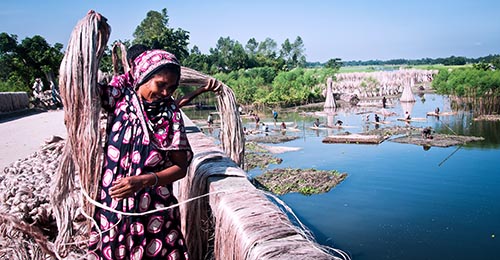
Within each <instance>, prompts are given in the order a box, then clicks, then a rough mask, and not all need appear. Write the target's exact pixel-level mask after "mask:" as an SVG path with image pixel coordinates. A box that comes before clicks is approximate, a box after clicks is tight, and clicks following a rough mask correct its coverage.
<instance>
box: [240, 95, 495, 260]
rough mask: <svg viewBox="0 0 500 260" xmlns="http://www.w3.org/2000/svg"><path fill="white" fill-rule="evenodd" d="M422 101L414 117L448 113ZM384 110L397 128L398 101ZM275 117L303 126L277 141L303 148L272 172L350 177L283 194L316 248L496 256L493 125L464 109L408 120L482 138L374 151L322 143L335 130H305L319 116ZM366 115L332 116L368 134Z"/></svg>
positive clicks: (367, 255) (444, 104)
mask: <svg viewBox="0 0 500 260" xmlns="http://www.w3.org/2000/svg"><path fill="white" fill-rule="evenodd" d="M424 98H425V100H424V101H425V102H422V100H421V99H419V98H417V102H416V103H415V105H414V107H413V109H412V116H413V117H414V118H415V117H425V113H426V112H428V111H433V110H434V108H435V107H436V106H439V107H440V108H441V111H449V110H450V107H449V106H450V104H449V103H450V102H449V101H448V99H447V98H445V97H442V96H439V95H434V94H426V95H425V96H424ZM391 110H393V111H395V112H396V113H398V114H399V115H400V116H396V117H391V118H388V119H387V120H391V121H393V124H401V123H402V122H398V121H395V119H396V118H397V117H402V109H401V107H400V105H399V104H395V106H394V108H392V109H391ZM281 116H282V118H284V120H294V121H296V122H297V124H298V125H299V126H306V127H304V130H303V131H302V132H298V133H293V134H294V135H298V136H300V138H299V139H296V140H294V141H291V142H287V143H282V144H278V145H279V146H291V147H301V148H302V149H301V150H300V151H296V152H288V153H283V154H279V155H278V156H279V157H280V158H282V159H283V162H282V163H281V164H280V165H271V166H270V167H269V168H270V169H272V168H285V167H292V168H316V169H320V170H334V169H335V170H338V171H341V172H346V173H347V174H348V178H347V179H346V180H345V181H343V182H342V183H341V184H339V185H338V186H337V187H335V188H334V189H332V190H331V191H330V192H328V193H324V194H318V195H312V196H304V195H301V194H297V193H293V194H286V195H283V196H281V197H280V198H281V199H282V200H283V201H284V202H286V204H288V205H289V206H290V207H291V208H292V209H293V211H294V212H295V213H296V214H297V215H298V217H299V218H300V220H301V221H302V222H303V223H305V224H306V225H307V227H308V228H310V229H311V231H312V232H313V233H314V235H315V237H316V239H317V241H318V242H319V243H321V244H325V245H329V246H332V247H335V248H339V249H342V250H344V251H346V252H348V253H349V254H350V255H351V256H352V258H353V259H359V260H364V259H457V260H459V259H500V201H499V198H500V171H499V169H500V167H499V163H500V136H499V135H500V134H499V133H500V124H499V123H498V122H496V123H495V122H477V121H473V120H472V115H471V114H470V113H469V112H468V111H460V113H459V114H458V115H456V116H448V117H441V118H440V119H439V120H437V119H435V118H433V117H429V118H427V121H426V122H418V123H412V125H414V126H427V125H430V126H432V127H433V128H434V129H436V131H437V132H442V133H450V132H455V133H457V134H466V135H475V136H484V137H485V138H486V140H485V141H482V142H478V143H472V144H469V145H465V146H453V147H448V148H439V147H432V148H431V149H429V150H424V149H423V147H421V146H417V145H411V144H400V143H395V142H391V141H390V140H388V141H385V142H383V143H381V144H379V145H356V144H324V143H322V140H323V138H324V137H326V136H327V135H330V134H334V133H336V132H338V131H339V130H329V131H324V130H320V131H315V130H310V129H309V128H308V127H307V126H309V125H311V124H312V121H313V120H314V119H315V118H316V116H310V117H297V114H293V113H290V114H286V113H282V115H281ZM364 116H365V115H355V114H353V113H349V112H345V113H344V112H342V111H339V112H338V115H337V116H336V117H335V120H336V119H341V120H343V121H344V122H345V123H346V124H347V125H358V126H359V128H357V129H355V128H353V129H349V131H350V132H359V131H361V130H363V129H364V128H370V129H371V128H374V127H375V126H374V125H370V124H366V123H365V122H363V118H364ZM371 116H372V120H373V114H372V115H371ZM320 118H321V117H320ZM321 119H323V120H326V118H321ZM267 121H270V120H267ZM248 124H249V126H250V125H251V122H248ZM403 125H404V124H403ZM382 127H384V126H382ZM450 129H451V130H450ZM259 173H260V172H259V170H255V171H253V172H250V173H249V174H251V175H256V174H259Z"/></svg>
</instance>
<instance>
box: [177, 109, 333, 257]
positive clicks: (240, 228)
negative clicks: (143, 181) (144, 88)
mask: <svg viewBox="0 0 500 260" xmlns="http://www.w3.org/2000/svg"><path fill="white" fill-rule="evenodd" d="M184 118H185V119H187V118H186V117H184ZM186 121H187V122H185V123H186V129H187V132H188V139H189V142H190V144H191V147H192V149H193V152H194V158H193V161H192V163H191V165H190V169H189V172H188V175H187V176H186V177H185V178H184V179H182V180H181V181H180V182H179V186H178V189H179V195H178V198H179V201H181V202H182V201H186V200H187V199H189V198H192V197H197V196H200V195H203V194H206V193H209V194H210V195H209V196H207V197H203V198H201V199H197V200H195V201H192V202H189V203H188V204H185V205H183V206H181V216H182V218H183V220H182V224H183V233H184V234H185V236H186V241H187V242H188V245H189V249H190V258H193V259H203V258H204V257H205V256H206V255H207V252H209V251H211V250H213V252H214V258H215V259H221V260H222V259H255V260H257V259H259V260H262V259H339V258H337V257H334V256H332V255H330V254H327V253H325V252H324V251H323V250H322V249H320V247H319V246H318V244H316V243H315V242H312V241H311V240H310V239H308V238H307V237H306V236H305V235H304V233H302V232H300V230H299V229H298V228H297V227H295V226H294V225H293V224H292V223H291V221H290V220H289V218H288V217H287V215H286V214H285V213H283V212H282V211H281V210H280V209H279V208H278V206H276V204H274V203H273V202H271V201H270V200H269V199H268V198H267V197H266V194H265V193H264V192H262V191H260V190H258V189H256V188H255V187H254V186H253V185H252V184H251V183H250V181H249V180H248V179H247V177H246V173H245V171H243V170H242V169H241V168H240V167H238V165H236V164H235V163H234V162H233V161H232V160H230V159H229V158H228V157H227V156H226V155H225V154H224V153H223V152H222V151H221V150H220V148H219V147H218V146H216V145H215V141H216V140H215V139H214V138H212V137H209V136H206V135H205V134H203V133H202V132H201V131H200V130H199V129H198V128H197V127H196V126H194V125H193V124H192V123H191V122H190V121H189V119H187V120H186ZM207 223H208V224H207ZM209 245H210V246H209Z"/></svg>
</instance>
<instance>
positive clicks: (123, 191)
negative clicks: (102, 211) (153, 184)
mask: <svg viewBox="0 0 500 260" xmlns="http://www.w3.org/2000/svg"><path fill="white" fill-rule="evenodd" d="M148 175H149V174H144V175H137V176H130V177H125V178H122V179H119V180H116V181H114V182H113V184H112V186H111V188H110V189H109V195H110V196H111V198H113V199H124V198H128V197H132V196H134V194H135V193H136V192H138V191H139V190H140V189H142V188H144V186H145V184H146V183H147V182H148V179H147V178H150V177H151V176H148Z"/></svg>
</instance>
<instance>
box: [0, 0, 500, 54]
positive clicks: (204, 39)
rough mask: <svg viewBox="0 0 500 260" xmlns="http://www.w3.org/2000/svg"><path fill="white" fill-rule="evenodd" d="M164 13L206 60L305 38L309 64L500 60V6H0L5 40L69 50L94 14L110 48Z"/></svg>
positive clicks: (108, 1) (473, 1) (50, 2)
mask: <svg viewBox="0 0 500 260" xmlns="http://www.w3.org/2000/svg"><path fill="white" fill-rule="evenodd" d="M165 7H166V8H167V10H168V15H169V17H170V22H169V26H170V27H173V28H182V29H184V30H186V31H189V32H190V47H192V46H193V45H197V46H198V47H199V48H200V50H201V51H202V52H203V53H208V50H209V49H210V48H212V47H215V45H216V42H217V40H218V39H219V37H230V38H231V39H233V40H237V41H239V42H240V43H242V44H243V45H245V44H246V42H247V41H248V40H249V39H250V38H252V37H254V38H255V39H256V40H257V41H259V42H260V41H263V40H264V39H265V38H267V37H269V38H271V39H273V40H275V41H276V42H277V43H278V45H281V43H283V41H284V40H285V39H287V38H288V39H289V40H290V41H294V40H295V38H296V37H297V36H300V37H301V38H302V40H303V42H304V45H305V49H306V58H307V60H308V61H320V62H325V61H327V60H328V59H331V58H341V59H342V60H368V59H381V60H388V59H396V58H406V59H419V58H426V57H429V58H438V57H449V56H451V55H455V56H466V57H470V58H476V57H481V56H486V55H489V54H500V1H498V0H495V1H493V0H470V1H462V0H455V1H451V0H450V1H447V0H418V1H415V0H407V1H404V0H400V1H396V0H393V1H389V0H378V1H377V0H373V1H367V0H365V1H360V0H339V1H337V0H308V1H305V0H303V1H298V0H287V1H277V0H252V1H237V0H232V1H230V0H214V1H207V0H197V1H195V0H163V1H160V0H143V1H137V0H136V1H129V0H121V1H118V0H85V1H84V0H43V1H40V0H1V1H0V32H7V33H9V34H16V35H18V41H21V40H22V39H24V38H25V37H32V36H34V35H41V36H43V37H44V38H45V39H46V40H47V41H48V42H49V43H50V44H54V43H56V42H59V43H62V44H64V45H66V44H67V41H68V39H69V36H70V33H71V31H72V29H73V27H74V26H75V25H76V23H77V22H78V21H79V20H80V19H81V18H83V17H84V16H85V14H86V13H87V11H88V10H90V9H94V10H96V11H97V12H99V13H101V14H102V15H103V16H105V17H106V18H108V23H109V24H110V25H111V27H112V32H111V39H110V43H111V42H112V41H113V40H115V39H122V40H124V39H132V38H133V37H132V34H133V32H134V30H135V28H136V27H137V25H138V24H139V23H140V22H141V21H142V20H143V19H144V18H145V17H146V13H147V12H148V11H150V10H155V11H160V10H161V9H162V8H165Z"/></svg>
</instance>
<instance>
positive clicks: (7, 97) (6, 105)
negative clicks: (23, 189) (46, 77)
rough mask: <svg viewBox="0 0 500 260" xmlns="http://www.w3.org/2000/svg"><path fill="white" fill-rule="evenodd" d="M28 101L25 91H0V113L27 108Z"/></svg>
mask: <svg viewBox="0 0 500 260" xmlns="http://www.w3.org/2000/svg"><path fill="white" fill-rule="evenodd" d="M29 102H30V100H29V97H28V94H27V93H26V92H0V113H8V112H14V111H18V110H23V109H27V108H28V106H29Z"/></svg>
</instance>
